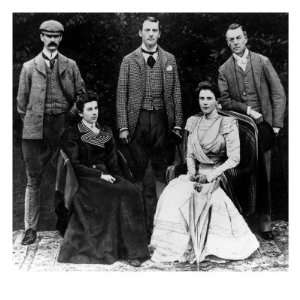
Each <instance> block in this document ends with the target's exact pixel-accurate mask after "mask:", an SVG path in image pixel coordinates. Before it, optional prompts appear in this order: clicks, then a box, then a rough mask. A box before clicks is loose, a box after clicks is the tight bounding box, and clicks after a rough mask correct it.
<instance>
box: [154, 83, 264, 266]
mask: <svg viewBox="0 0 300 300" xmlns="http://www.w3.org/2000/svg"><path fill="white" fill-rule="evenodd" d="M197 90H198V93H199V104H200V108H201V111H202V112H203V115H202V116H200V115H197V116H192V117H190V118H189V119H188V120H187V123H186V127H185V129H186V130H187V131H188V142H187V157H186V160H187V167H188V173H187V174H186V175H181V176H180V177H178V178H176V179H174V180H172V181H171V182H170V183H169V184H168V186H167V187H166V188H165V190H164V191H163V193H162V195H161V196H160V198H159V201H158V204H157V208H156V213H155V217H154V229H153V234H152V237H151V243H150V244H151V245H150V246H151V249H152V250H153V253H152V257H151V259H152V260H153V261H156V262H175V261H178V262H194V261H195V257H196V256H198V258H197V262H201V261H203V260H204V259H205V258H207V257H208V256H216V257H218V258H221V259H229V260H240V259H245V258H247V257H249V256H250V255H251V254H252V253H253V252H254V251H255V250H256V249H257V248H258V247H259V243H258V241H257V239H256V237H255V235H254V234H253V233H252V232H251V231H250V229H249V227H248V225H247V224H246V222H245V220H244V219H243V217H242V216H241V215H240V213H239V212H238V210H237V209H236V207H235V206H234V204H233V202H232V201H231V199H230V198H229V197H228V196H227V194H225V192H224V191H223V189H222V188H221V187H220V185H219V181H220V177H221V176H224V175H223V173H224V172H225V171H226V170H228V169H230V168H234V167H235V166H237V165H238V163H239V161H240V141H239V132H238V126H237V121H236V120H235V119H234V118H232V117H224V116H221V115H219V114H218V112H217V109H216V108H217V101H216V93H217V91H216V90H215V89H214V87H213V86H212V85H211V84H210V83H209V82H201V83H199V85H198V89H197ZM196 252H197V253H196Z"/></svg>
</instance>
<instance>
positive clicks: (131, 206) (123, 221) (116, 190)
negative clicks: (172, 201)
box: [58, 91, 148, 267]
mask: <svg viewBox="0 0 300 300" xmlns="http://www.w3.org/2000/svg"><path fill="white" fill-rule="evenodd" d="M97 100H98V97H97V94H96V93H94V92H91V91H89V92H88V93H87V95H86V96H85V97H83V98H82V99H80V100H79V101H78V102H77V103H76V105H77V109H78V111H79V116H80V117H81V118H82V120H81V121H80V122H79V123H77V124H76V125H75V126H73V127H70V128H68V129H67V130H66V131H65V133H64V135H63V138H62V149H63V150H64V151H65V153H66V154H67V155H68V157H69V159H70V161H71V163H72V165H73V168H74V171H75V173H76V176H77V179H78V183H79V189H78V191H77V193H76V194H75V196H74V197H73V199H72V208H71V211H72V214H71V217H70V221H69V224H68V227H67V230H66V233H65V236H64V240H63V243H62V246H61V249H60V253H59V256H58V261H59V262H68V263H100V264H112V263H114V262H115V261H117V260H119V259H127V260H128V262H129V264H131V265H133V266H136V267H137V266H140V264H141V262H142V261H144V260H146V259H147V258H148V248H147V235H146V228H145V220H144V212H143V206H142V200H141V194H140V192H139V190H138V189H137V188H136V186H135V185H134V184H132V183H131V182H129V181H127V180H125V179H124V178H122V177H121V172H120V169H119V166H118V162H117V154H116V148H115V142H114V138H113V135H112V132H111V129H110V128H108V127H105V126H99V124H98V123H97V118H98V101H97Z"/></svg>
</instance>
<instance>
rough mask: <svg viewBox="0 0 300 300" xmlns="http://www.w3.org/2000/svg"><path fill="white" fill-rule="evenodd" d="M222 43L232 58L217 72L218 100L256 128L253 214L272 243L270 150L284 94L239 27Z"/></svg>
mask: <svg viewBox="0 0 300 300" xmlns="http://www.w3.org/2000/svg"><path fill="white" fill-rule="evenodd" d="M226 41H227V45H228V47H229V48H230V50H231V52H232V56H230V57H229V58H228V60H227V61H226V62H225V63H224V64H223V65H222V66H221V67H220V68H219V77H218V84H219V89H220V94H221V98H220V99H219V100H220V103H221V105H222V108H224V109H226V110H233V111H237V112H240V113H243V114H246V115H248V116H250V117H251V118H252V119H253V120H255V122H256V124H257V127H258V141H259V149H260V151H262V160H263V165H264V168H261V169H260V171H259V176H260V179H259V182H258V185H259V193H258V197H257V198H258V199H257V212H258V215H259V219H260V221H259V225H260V230H261V235H262V236H263V237H264V238H265V239H272V238H273V234H272V231H271V200H272V199H271V187H270V181H271V149H270V148H271V141H272V139H273V138H272V135H274V134H276V135H278V133H279V131H280V129H281V128H282V127H283V121H284V112H285V105H286V98H285V93H284V89H283V87H282V84H281V82H280V79H279V77H278V75H277V73H276V71H275V69H274V68H273V66H272V64H271V62H270V60H269V59H268V58H267V57H266V56H264V55H261V54H258V53H255V52H253V51H250V50H249V49H248V48H247V42H248V38H247V33H246V31H245V30H244V29H243V27H242V26H241V25H240V24H235V23H234V24H231V25H230V26H229V27H228V29H227V31H226ZM273 132H274V133H273ZM262 173H265V175H266V176H263V175H262ZM265 178H266V180H265Z"/></svg>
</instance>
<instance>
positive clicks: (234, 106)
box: [218, 51, 286, 128]
mask: <svg viewBox="0 0 300 300" xmlns="http://www.w3.org/2000/svg"><path fill="white" fill-rule="evenodd" d="M249 55H250V61H251V63H252V69H253V75H254V81H255V85H256V88H257V93H258V98H259V101H260V102H261V109H262V115H263V118H264V120H266V121H267V122H268V123H269V124H270V125H271V126H273V127H279V128H282V127H283V121H284V111H285V105H286V98H285V93H284V89H283V87H282V84H281V82H280V79H279V77H278V75H277V73H276V71H275V70H274V68H273V66H272V64H271V62H270V60H269V59H268V58H267V57H265V56H263V55H261V54H258V53H255V52H252V51H249ZM218 85H219V90H220V93H221V97H220V99H219V100H220V103H221V105H222V108H223V109H226V110H234V111H237V112H241V113H244V114H246V113H247V104H246V103H245V102H244V101H243V100H242V99H241V98H240V92H239V87H238V82H237V79H236V76H235V62H234V58H233V56H231V57H230V58H229V59H228V60H227V61H226V62H225V63H224V64H223V65H222V66H221V67H220V68H219V77H218Z"/></svg>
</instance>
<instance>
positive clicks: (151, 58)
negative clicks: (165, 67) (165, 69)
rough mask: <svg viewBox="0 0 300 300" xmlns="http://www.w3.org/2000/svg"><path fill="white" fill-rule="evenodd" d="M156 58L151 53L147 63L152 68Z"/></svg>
mask: <svg viewBox="0 0 300 300" xmlns="http://www.w3.org/2000/svg"><path fill="white" fill-rule="evenodd" d="M155 62H156V60H155V59H154V58H153V56H152V55H149V57H148V59H147V64H148V66H149V67H150V68H153V66H154V64H155Z"/></svg>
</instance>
